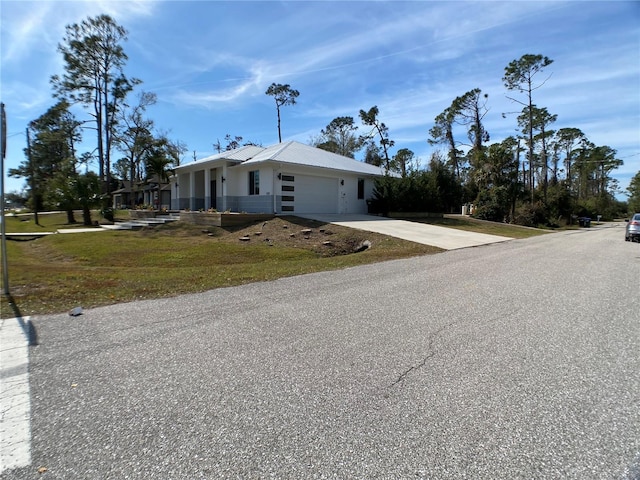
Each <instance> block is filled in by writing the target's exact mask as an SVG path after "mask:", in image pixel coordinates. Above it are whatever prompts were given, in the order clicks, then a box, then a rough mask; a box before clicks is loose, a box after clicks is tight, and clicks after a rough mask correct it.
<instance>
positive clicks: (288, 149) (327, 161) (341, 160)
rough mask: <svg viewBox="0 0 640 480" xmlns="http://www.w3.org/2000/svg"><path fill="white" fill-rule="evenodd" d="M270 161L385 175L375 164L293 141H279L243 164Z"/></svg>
mask: <svg viewBox="0 0 640 480" xmlns="http://www.w3.org/2000/svg"><path fill="white" fill-rule="evenodd" d="M269 161H273V162H279V163H289V164H293V165H304V166H308V167H317V168H328V169H331V170H341V171H346V172H355V173H361V174H366V175H384V170H383V169H382V168H380V167H376V166H375V165H370V164H368V163H364V162H360V161H358V160H355V159H353V158H349V157H344V156H342V155H338V154H336V153H332V152H328V151H326V150H322V149H320V148H316V147H312V146H311V145H305V144H303V143H299V142H293V141H291V142H286V143H278V144H277V145H272V146H270V147H267V148H265V149H263V150H262V151H261V152H260V153H258V154H257V155H255V156H254V157H252V158H251V159H249V160H247V161H245V162H242V165H251V164H257V163H263V162H269Z"/></svg>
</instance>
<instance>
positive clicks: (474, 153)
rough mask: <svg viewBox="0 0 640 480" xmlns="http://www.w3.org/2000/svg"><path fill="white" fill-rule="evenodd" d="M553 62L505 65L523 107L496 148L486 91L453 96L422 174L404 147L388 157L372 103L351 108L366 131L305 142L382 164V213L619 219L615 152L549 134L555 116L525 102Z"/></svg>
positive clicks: (621, 206)
mask: <svg viewBox="0 0 640 480" xmlns="http://www.w3.org/2000/svg"><path fill="white" fill-rule="evenodd" d="M552 63H553V60H551V59H549V58H548V57H545V56H543V55H531V54H526V55H523V56H522V57H521V58H519V59H516V60H513V61H512V62H510V63H509V64H508V65H507V66H506V67H505V70H504V77H503V78H502V81H503V83H504V86H505V88H506V89H507V91H508V92H509V93H510V94H511V96H508V98H509V99H510V100H511V101H512V102H514V103H515V104H518V105H520V106H521V107H522V109H521V111H519V112H515V113H514V114H516V115H517V117H516V122H517V126H518V129H519V134H518V135H515V136H509V137H508V138H506V139H504V140H502V141H501V142H499V143H490V134H489V132H488V131H487V129H486V127H485V125H484V119H485V116H486V115H487V113H488V112H489V106H488V102H489V97H488V95H487V94H486V93H483V92H482V90H481V89H480V88H474V89H472V90H470V91H468V92H466V93H464V94H462V95H460V96H458V97H456V98H455V99H453V101H452V102H451V105H449V106H448V107H447V108H445V109H444V111H442V112H441V113H439V114H438V115H437V116H436V117H435V118H434V122H433V126H432V128H431V129H430V130H429V137H428V139H427V141H428V143H429V144H430V145H432V146H437V147H439V149H438V150H436V151H435V152H434V153H433V154H432V155H431V158H430V159H429V161H428V164H427V166H426V168H421V166H420V160H419V159H416V157H415V154H414V152H412V151H411V150H409V149H406V148H401V149H399V150H397V152H396V154H395V155H393V156H390V154H389V149H390V148H391V147H393V146H394V145H395V142H394V141H393V140H391V139H390V138H389V129H388V127H387V126H386V125H385V124H384V123H382V122H381V121H380V120H379V118H378V117H379V110H378V108H377V107H376V106H374V107H372V108H371V109H369V110H368V111H365V110H360V112H359V115H360V120H361V122H362V124H363V125H364V126H366V127H370V128H371V130H370V131H369V132H368V133H366V134H364V135H357V133H356V131H357V129H358V127H357V126H356V124H355V121H354V119H353V117H348V116H346V117H337V118H335V119H334V120H332V121H331V122H330V123H329V124H328V125H327V126H326V127H325V128H324V129H323V130H321V132H320V135H318V136H317V137H315V138H312V139H311V143H312V144H313V145H315V146H317V147H319V148H323V149H325V150H329V151H332V152H335V153H339V154H341V155H346V156H349V157H352V158H355V154H356V152H358V151H361V150H364V161H365V162H367V163H371V164H374V165H379V166H382V167H384V169H385V171H386V172H387V173H388V174H389V175H388V176H386V177H385V178H383V179H381V180H379V181H378V182H377V185H376V190H375V198H374V208H375V209H376V210H377V211H378V212H381V213H385V212H388V211H399V212H402V211H407V212H416V211H424V212H445V213H446V212H452V211H458V209H459V208H460V205H462V204H473V205H474V207H475V208H474V216H476V217H478V218H482V219H487V220H493V221H506V222H514V223H519V224H523V225H541V224H543V225H558V224H559V223H561V222H567V223H571V222H573V221H575V219H576V218H577V217H580V216H592V217H595V216H596V215H601V216H602V217H604V218H614V217H616V216H621V215H624V214H625V213H626V210H627V205H626V204H625V203H624V202H619V201H617V200H616V198H615V194H616V193H618V191H619V185H618V182H617V180H616V179H614V178H612V176H611V174H612V172H613V171H614V170H615V169H617V168H618V167H620V166H621V165H622V164H623V162H622V160H620V159H618V158H617V157H616V151H615V150H614V149H613V148H611V147H609V146H606V145H602V146H599V145H595V144H594V143H593V142H591V141H589V139H588V137H587V135H586V134H585V133H584V132H582V131H581V130H580V129H578V128H573V127H562V128H558V129H554V128H553V126H554V124H555V123H556V121H557V120H558V116H557V115H555V114H552V113H550V112H549V110H548V109H547V108H546V107H540V106H538V105H537V104H536V103H535V101H534V96H535V92H536V91H537V90H538V89H539V88H542V87H543V86H544V85H545V83H546V82H547V80H549V76H547V75H546V73H545V71H546V69H547V67H549V66H550V65H551V64H552ZM502 117H503V118H504V119H506V118H508V117H509V114H506V113H503V114H502ZM461 131H462V132H463V134H462V135H460V132H461ZM637 177H638V175H636V177H635V178H634V180H633V181H632V183H631V185H630V187H629V189H628V192H629V194H630V195H631V198H630V200H629V205H628V208H629V210H630V211H632V210H634V208H635V209H636V210H637V208H638V205H637V202H638V198H637V197H638V196H639V195H640V192H638V186H637V183H638V180H637Z"/></svg>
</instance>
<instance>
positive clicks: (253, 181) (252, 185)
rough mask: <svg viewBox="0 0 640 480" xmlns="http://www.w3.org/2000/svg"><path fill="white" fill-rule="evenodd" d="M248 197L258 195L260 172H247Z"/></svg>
mask: <svg viewBox="0 0 640 480" xmlns="http://www.w3.org/2000/svg"><path fill="white" fill-rule="evenodd" d="M249 195H260V170H252V171H250V172H249Z"/></svg>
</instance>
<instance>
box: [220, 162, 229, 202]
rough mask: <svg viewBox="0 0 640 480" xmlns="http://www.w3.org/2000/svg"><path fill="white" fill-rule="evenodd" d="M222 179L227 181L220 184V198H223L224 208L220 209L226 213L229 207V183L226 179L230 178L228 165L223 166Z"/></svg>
mask: <svg viewBox="0 0 640 480" xmlns="http://www.w3.org/2000/svg"><path fill="white" fill-rule="evenodd" d="M222 178H224V179H225V181H224V182H220V196H221V197H222V206H221V207H219V208H220V210H221V211H223V212H226V211H227V209H228V207H227V185H226V183H227V181H226V178H228V175H227V164H226V163H225V164H224V165H222Z"/></svg>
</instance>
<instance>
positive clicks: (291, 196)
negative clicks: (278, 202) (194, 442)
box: [282, 195, 295, 202]
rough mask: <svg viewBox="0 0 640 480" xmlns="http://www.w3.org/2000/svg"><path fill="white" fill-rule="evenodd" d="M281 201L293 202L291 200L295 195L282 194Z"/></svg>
mask: <svg viewBox="0 0 640 480" xmlns="http://www.w3.org/2000/svg"><path fill="white" fill-rule="evenodd" d="M282 201H283V202H293V201H295V197H294V196H293V195H283V196H282Z"/></svg>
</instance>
